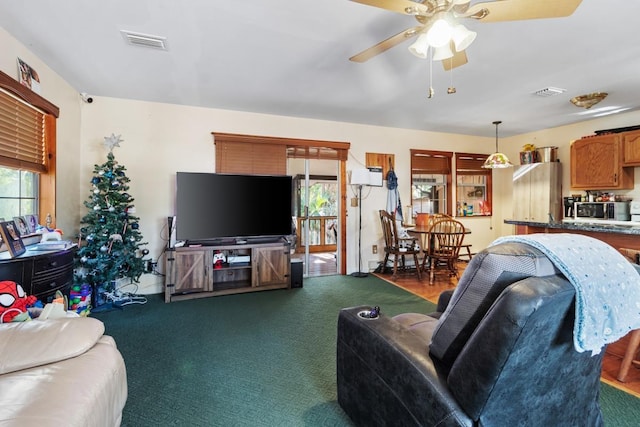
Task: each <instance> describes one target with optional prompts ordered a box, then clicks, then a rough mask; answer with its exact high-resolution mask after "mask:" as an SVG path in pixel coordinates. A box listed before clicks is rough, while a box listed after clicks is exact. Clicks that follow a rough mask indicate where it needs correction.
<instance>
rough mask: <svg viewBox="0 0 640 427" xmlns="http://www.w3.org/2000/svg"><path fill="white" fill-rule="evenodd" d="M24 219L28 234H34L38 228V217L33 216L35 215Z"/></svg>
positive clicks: (26, 216)
mask: <svg viewBox="0 0 640 427" xmlns="http://www.w3.org/2000/svg"><path fill="white" fill-rule="evenodd" d="M24 219H25V220H26V221H27V227H28V228H29V234H33V233H35V232H36V230H37V228H38V215H35V214H29V215H25V216H24Z"/></svg>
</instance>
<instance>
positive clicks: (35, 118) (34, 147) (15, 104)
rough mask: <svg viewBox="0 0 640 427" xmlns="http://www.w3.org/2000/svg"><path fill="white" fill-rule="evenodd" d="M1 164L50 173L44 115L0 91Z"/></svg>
mask: <svg viewBox="0 0 640 427" xmlns="http://www.w3.org/2000/svg"><path fill="white" fill-rule="evenodd" d="M0 164H1V165H3V166H7V167H12V168H16V169H23V170H28V171H31V172H39V173H42V172H47V156H46V141H45V114H44V113H42V112H41V111H39V110H38V109H36V108H34V107H32V106H31V105H28V104H26V103H24V102H23V101H21V100H19V99H17V98H15V97H14V96H12V95H10V94H9V93H7V92H5V91H4V90H0Z"/></svg>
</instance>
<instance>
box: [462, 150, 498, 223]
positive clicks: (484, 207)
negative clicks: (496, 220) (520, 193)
mask: <svg viewBox="0 0 640 427" xmlns="http://www.w3.org/2000/svg"><path fill="white" fill-rule="evenodd" d="M486 158H487V154H470V153H456V216H489V215H491V195H492V188H491V169H484V168H483V167H482V165H483V164H484V161H485V159H486Z"/></svg>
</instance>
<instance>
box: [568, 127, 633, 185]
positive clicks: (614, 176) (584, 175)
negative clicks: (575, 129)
mask: <svg viewBox="0 0 640 427" xmlns="http://www.w3.org/2000/svg"><path fill="white" fill-rule="evenodd" d="M633 185H634V178H633V168H625V167H623V164H622V137H621V136H620V134H607V135H598V136H593V137H587V138H582V139H578V140H576V141H573V143H572V144H571V188H575V189H583V190H613V189H631V188H633Z"/></svg>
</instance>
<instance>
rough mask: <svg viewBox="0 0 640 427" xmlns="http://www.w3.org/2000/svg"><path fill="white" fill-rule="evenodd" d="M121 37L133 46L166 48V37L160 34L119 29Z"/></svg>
mask: <svg viewBox="0 0 640 427" xmlns="http://www.w3.org/2000/svg"><path fill="white" fill-rule="evenodd" d="M120 32H121V33H122V37H124V39H125V40H126V41H127V43H129V44H130V45H133V46H142V47H150V48H153V49H160V50H167V38H166V37H160V36H152V35H149V34H141V33H133V32H131V31H127V30H121V31H120Z"/></svg>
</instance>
